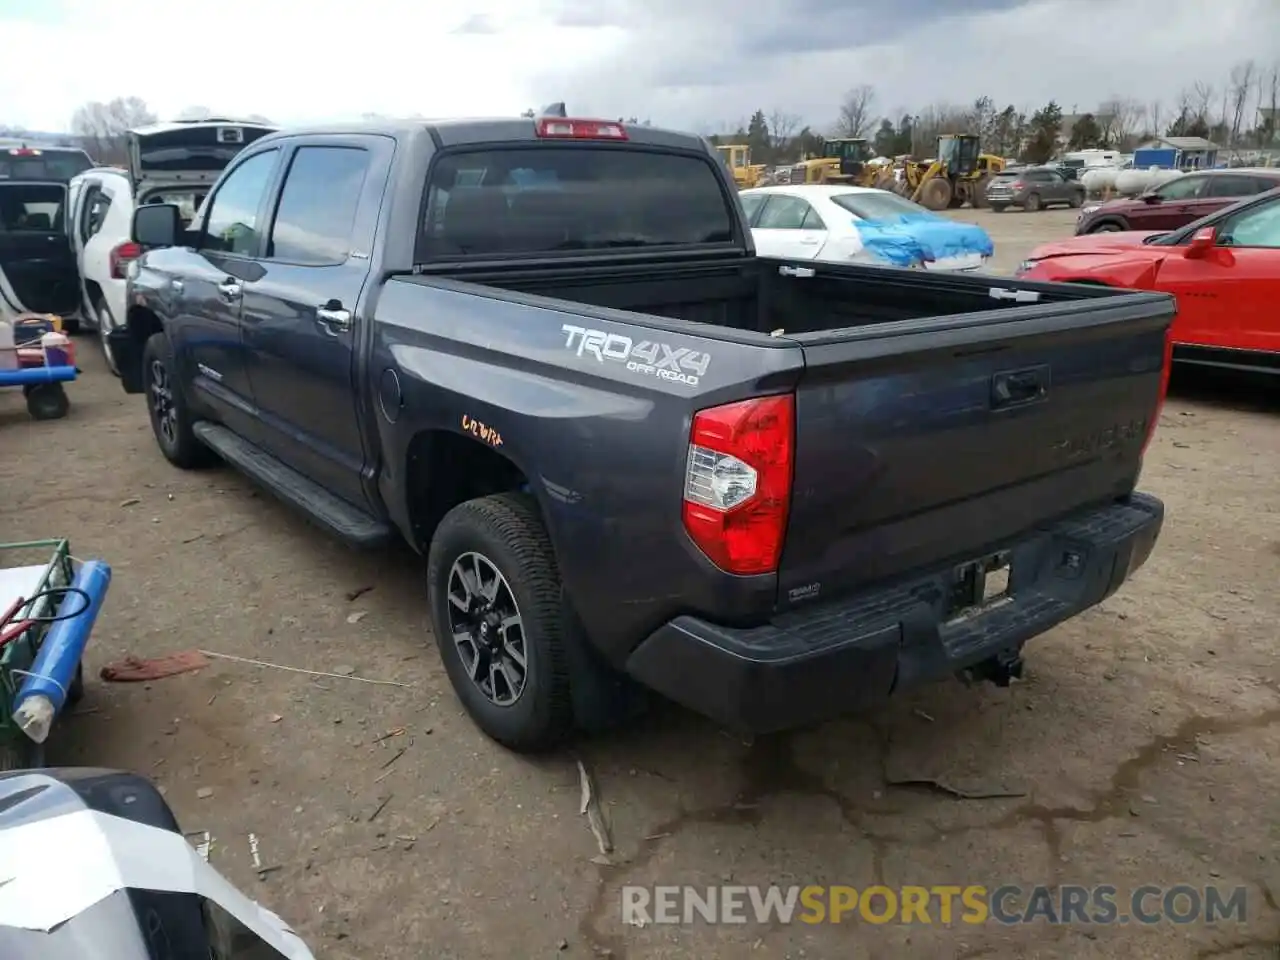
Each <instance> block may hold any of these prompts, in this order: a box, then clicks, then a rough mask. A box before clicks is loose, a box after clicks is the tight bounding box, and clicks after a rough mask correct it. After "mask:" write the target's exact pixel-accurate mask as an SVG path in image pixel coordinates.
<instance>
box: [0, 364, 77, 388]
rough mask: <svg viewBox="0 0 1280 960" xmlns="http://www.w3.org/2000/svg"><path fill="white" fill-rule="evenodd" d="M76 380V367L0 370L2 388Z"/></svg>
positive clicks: (0, 385)
mask: <svg viewBox="0 0 1280 960" xmlns="http://www.w3.org/2000/svg"><path fill="white" fill-rule="evenodd" d="M75 378H76V368H75V367H67V366H64V367H22V368H20V369H18V370H0V387H27V386H30V385H31V384H34V383H65V382H66V381H68V380H74V379H75Z"/></svg>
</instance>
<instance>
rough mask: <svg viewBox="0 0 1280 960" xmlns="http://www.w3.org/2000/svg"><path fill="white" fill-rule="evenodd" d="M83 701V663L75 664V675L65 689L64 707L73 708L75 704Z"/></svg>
mask: <svg viewBox="0 0 1280 960" xmlns="http://www.w3.org/2000/svg"><path fill="white" fill-rule="evenodd" d="M83 699H84V663H83V662H81V663H77V664H76V675H75V676H74V677H72V678H71V685H70V686H68V687H67V702H66V703H65V704H64V706H67V707H74V706H75V705H76V704H77V703H79V702H80V701H81V700H83Z"/></svg>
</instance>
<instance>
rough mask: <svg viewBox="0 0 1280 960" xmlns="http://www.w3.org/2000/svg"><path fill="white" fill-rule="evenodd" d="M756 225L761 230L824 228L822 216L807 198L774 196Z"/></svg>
mask: <svg viewBox="0 0 1280 960" xmlns="http://www.w3.org/2000/svg"><path fill="white" fill-rule="evenodd" d="M756 226H757V227H758V228H759V229H761V230H822V229H823V223H822V218H821V217H819V216H818V214H817V212H816V211H814V209H813V207H811V206H810V205H809V203H808V201H806V200H801V199H800V198H799V197H787V196H776V195H775V196H772V197H770V198H769V202H768V203H767V204H766V205H765V208H764V212H763V213H762V214H760V221H759V223H757V224H756Z"/></svg>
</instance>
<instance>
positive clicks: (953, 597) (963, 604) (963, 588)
mask: <svg viewBox="0 0 1280 960" xmlns="http://www.w3.org/2000/svg"><path fill="white" fill-rule="evenodd" d="M1010 560H1011V557H1010V554H1009V551H1007V550H1002V551H1000V552H999V553H992V554H988V555H987V556H985V557H981V558H980V559H978V560H970V561H969V562H968V563H962V564H960V565H959V566H958V567H956V568H955V569H954V570H953V571H952V584H951V594H950V596H949V597H948V598H947V610H946V615H945V617H944V620H945V621H946V623H948V624H951V623H958V622H960V621H962V620H968V619H970V618H972V617H976V616H978V615H980V614H983V613H987V612H988V611H990V610H993V609H995V608H996V607H1000V606H1003V605H1004V604H1006V603H1009V602H1011V601H1012V600H1013V597H1012V596H1011V595H1010V594H1009V574H1010V571H1011V566H1010Z"/></svg>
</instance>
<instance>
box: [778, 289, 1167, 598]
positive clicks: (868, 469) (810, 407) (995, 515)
mask: <svg viewBox="0 0 1280 960" xmlns="http://www.w3.org/2000/svg"><path fill="white" fill-rule="evenodd" d="M1093 293H1094V292H1093V291H1091V292H1090V297H1089V299H1087V300H1083V301H1075V302H1060V303H1040V304H1034V305H1029V306H1017V307H1011V308H1009V309H1005V310H996V311H988V312H983V313H973V314H966V315H960V316H952V317H938V318H933V319H929V320H923V321H902V322H897V323H891V324H882V325H880V326H875V327H865V328H858V329H849V330H842V331H829V332H828V333H826V334H808V335H801V336H798V337H796V338H795V339H797V340H798V341H800V342H801V343H802V344H803V345H804V351H805V362H806V369H805V374H804V376H803V379H802V381H801V383H800V385H799V387H798V388H797V390H796V459H795V475H794V486H793V502H792V511H791V517H790V521H789V524H788V530H787V539H786V543H785V547H784V550H783V555H782V566H781V569H780V575H779V598H780V601H782V602H783V604H784V605H785V604H786V602H787V601H788V599H789V598H799V597H814V596H815V595H820V596H821V597H823V598H829V597H833V596H839V595H840V594H841V593H845V592H849V591H851V590H854V589H856V588H858V587H860V586H862V585H864V584H868V583H872V582H875V581H877V580H882V579H885V578H889V577H893V576H895V575H898V574H902V573H905V572H907V571H913V570H920V569H923V568H927V567H931V566H936V565H940V564H943V563H945V562H948V561H957V562H958V561H963V560H966V559H971V558H975V557H977V556H980V555H981V554H982V553H983V552H985V548H987V547H990V546H992V545H996V544H1000V543H1001V542H1002V541H1006V540H1008V539H1009V538H1012V537H1015V536H1017V535H1018V534H1020V533H1022V532H1024V531H1026V530H1028V529H1029V528H1031V527H1034V526H1035V525H1037V524H1038V523H1041V522H1043V521H1046V520H1050V519H1053V518H1055V517H1059V516H1062V515H1064V514H1067V513H1069V512H1071V511H1072V510H1073V509H1075V508H1078V507H1080V506H1083V505H1086V504H1090V503H1100V502H1104V501H1106V500H1108V499H1112V498H1116V497H1120V496H1123V495H1125V494H1126V493H1128V492H1129V491H1130V490H1131V489H1132V488H1133V485H1134V483H1135V482H1136V481H1137V477H1138V473H1139V470H1140V468H1141V458H1142V449H1143V444H1144V440H1145V437H1146V435H1147V431H1148V427H1150V426H1151V425H1152V421H1153V417H1155V416H1156V415H1158V410H1157V407H1158V403H1159V399H1160V397H1161V392H1162V371H1163V368H1164V366H1165V363H1166V361H1165V340H1166V337H1165V334H1166V331H1167V330H1168V327H1169V325H1170V323H1171V322H1172V320H1173V316H1174V310H1175V308H1174V301H1173V299H1172V298H1171V297H1168V296H1165V295H1162V294H1147V293H1116V294H1115V295H1114V296H1094V295H1093Z"/></svg>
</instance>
